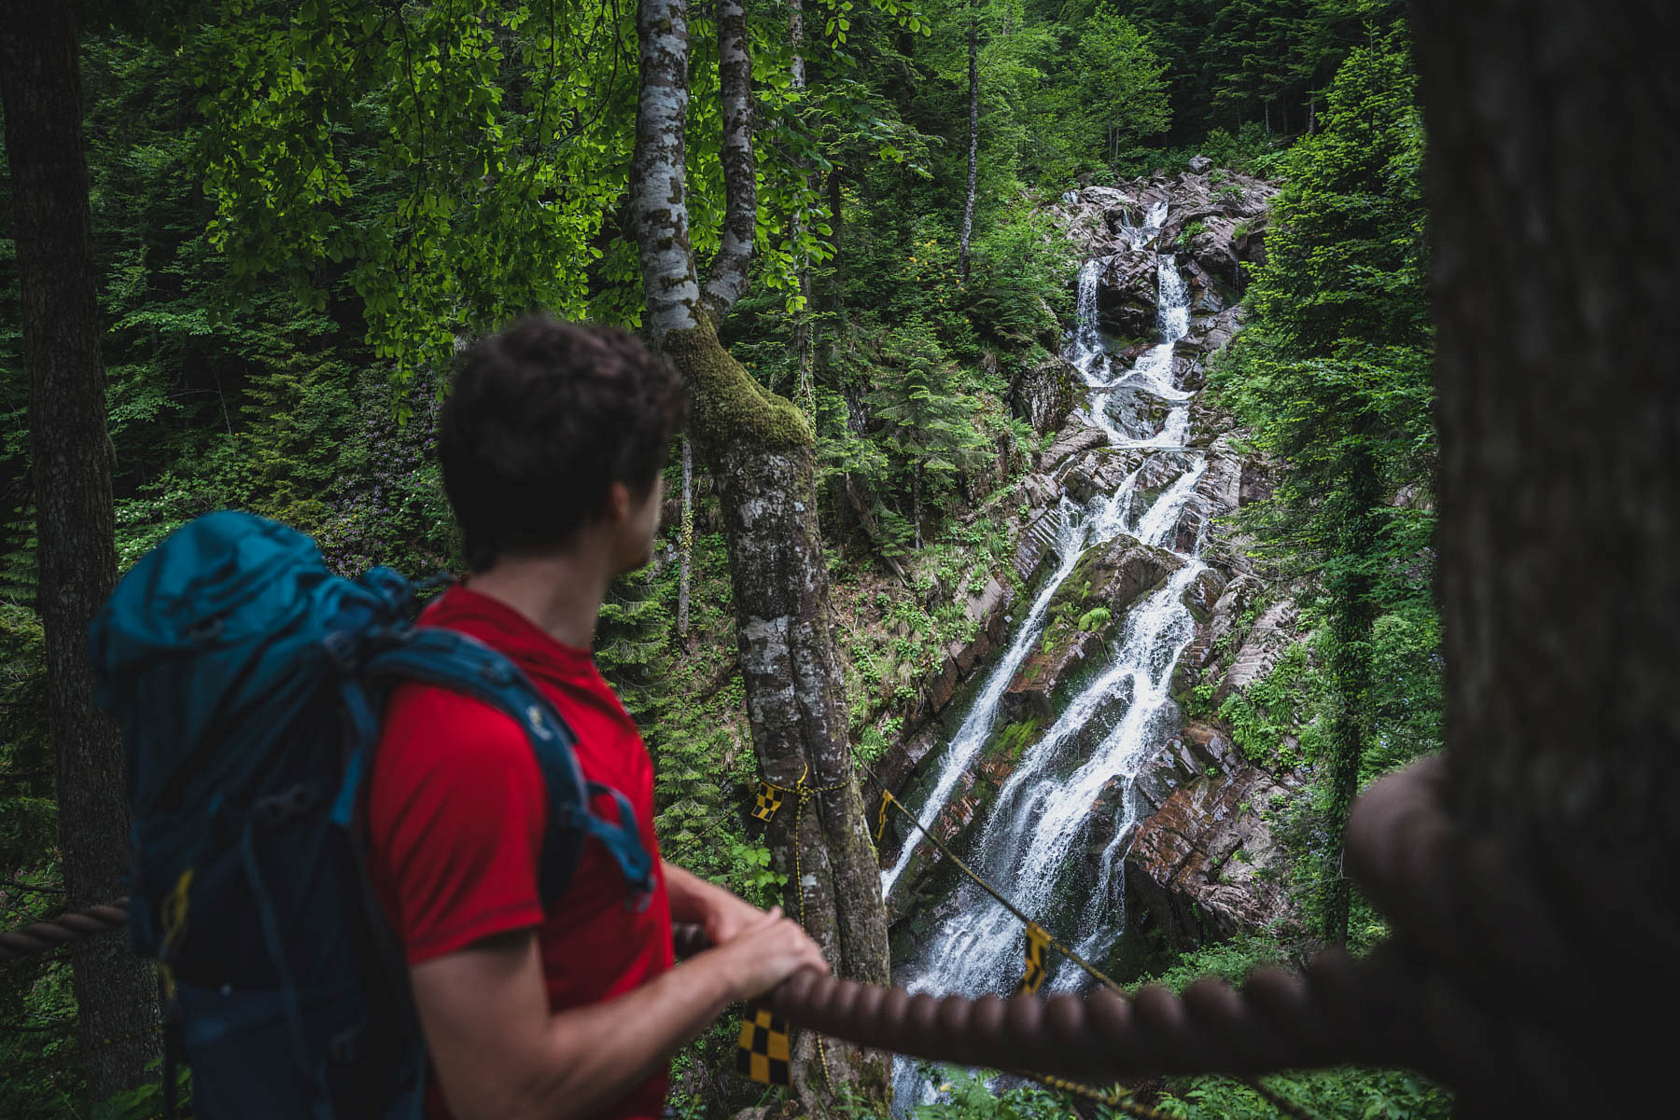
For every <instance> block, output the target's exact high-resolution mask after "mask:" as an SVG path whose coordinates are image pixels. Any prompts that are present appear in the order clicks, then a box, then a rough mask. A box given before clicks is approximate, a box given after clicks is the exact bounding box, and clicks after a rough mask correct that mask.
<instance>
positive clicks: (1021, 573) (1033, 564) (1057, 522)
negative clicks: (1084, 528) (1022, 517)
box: [1015, 509, 1062, 584]
mask: <svg viewBox="0 0 1680 1120" xmlns="http://www.w3.org/2000/svg"><path fill="white" fill-rule="evenodd" d="M1061 524H1062V515H1061V511H1060V510H1056V509H1044V510H1040V511H1039V513H1038V515H1037V516H1036V517H1034V518H1033V519H1032V521H1030V522H1029V523H1028V524H1027V531H1026V532H1024V533H1022V534H1021V540H1020V543H1019V544H1017V545H1016V546H1015V575H1016V577H1017V578H1019V579H1020V581H1021V582H1022V583H1023V584H1030V583H1032V582H1033V580H1034V579H1036V578H1037V577H1038V572H1039V569H1040V568H1041V567H1042V566H1043V565H1044V563H1045V561H1046V560H1048V559H1049V558H1050V557H1052V556H1054V555H1055V554H1056V536H1057V533H1058V532H1059V531H1060V529H1061Z"/></svg>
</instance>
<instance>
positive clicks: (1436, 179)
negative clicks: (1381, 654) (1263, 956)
mask: <svg viewBox="0 0 1680 1120" xmlns="http://www.w3.org/2000/svg"><path fill="white" fill-rule="evenodd" d="M1413 13H1414V21H1415V22H1414V25H1413V34H1414V43H1415V48H1416V54H1417V62H1418V70H1419V76H1420V91H1421V94H1422V100H1423V105H1424V112H1425V123H1426V127H1427V128H1428V130H1429V148H1428V170H1427V179H1426V187H1427V191H1428V194H1429V198H1430V214H1431V221H1432V227H1431V242H1432V246H1433V251H1432V263H1431V267H1430V282H1431V289H1432V290H1431V302H1432V311H1433V315H1434V319H1435V323H1436V326H1437V332H1438V333H1437V354H1438V357H1437V382H1438V388H1439V398H1438V401H1439V403H1438V411H1437V418H1438V421H1439V426H1440V448H1441V466H1440V486H1439V500H1440V506H1439V510H1440V520H1439V528H1438V535H1437V545H1438V549H1439V553H1438V557H1439V563H1438V571H1439V573H1440V575H1439V580H1438V588H1439V593H1440V597H1441V616H1442V635H1443V652H1444V656H1445V659H1446V664H1445V670H1446V674H1445V675H1446V700H1447V712H1446V716H1447V723H1446V740H1447V748H1448V750H1447V760H1448V787H1449V788H1448V796H1449V797H1450V799H1451V803H1452V805H1453V809H1454V812H1455V815H1456V816H1457V818H1458V820H1459V821H1460V823H1461V824H1462V825H1463V826H1464V827H1465V828H1466V829H1468V830H1469V831H1470V832H1471V833H1472V835H1473V836H1475V837H1484V838H1488V839H1487V840H1486V841H1485V843H1486V844H1487V845H1489V846H1492V845H1496V844H1497V845H1502V846H1503V847H1505V848H1506V849H1508V850H1510V851H1513V852H1515V853H1518V854H1519V855H1520V856H1521V857H1522V858H1523V859H1524V860H1525V861H1526V862H1527V863H1528V865H1529V866H1530V868H1531V869H1532V870H1531V875H1532V876H1533V879H1534V882H1535V884H1536V887H1537V889H1538V890H1539V891H1540V893H1541V894H1542V895H1543V896H1546V897H1548V900H1549V901H1548V905H1549V907H1550V908H1551V909H1552V910H1553V911H1554V912H1555V914H1556V918H1555V919H1554V921H1555V922H1556V923H1557V924H1556V925H1553V926H1551V928H1550V930H1549V931H1548V932H1549V935H1550V936H1553V937H1555V938H1560V939H1562V943H1565V944H1575V945H1578V946H1581V947H1582V951H1583V953H1584V956H1583V958H1582V959H1584V960H1585V961H1587V962H1590V967H1591V968H1592V969H1593V970H1594V971H1585V970H1583V971H1582V972H1577V973H1565V974H1561V975H1556V974H1554V975H1544V974H1542V975H1533V976H1532V977H1530V978H1529V983H1530V987H1529V989H1528V991H1529V995H1530V998H1534V993H1543V994H1544V997H1545V1000H1546V1002H1547V1004H1548V1005H1549V1006H1552V1007H1557V1006H1562V1007H1566V1008H1577V1007H1578V1008H1580V1010H1579V1011H1577V1012H1573V1014H1572V1018H1573V1019H1574V1020H1575V1021H1577V1022H1579V1023H1582V1024H1590V1025H1591V1026H1593V1027H1594V1028H1596V1030H1595V1031H1592V1032H1587V1033H1585V1034H1584V1036H1582V1037H1578V1038H1576V1039H1575V1040H1574V1044H1572V1045H1571V1047H1570V1048H1569V1051H1568V1052H1567V1054H1566V1055H1565V1057H1566V1059H1567V1062H1568V1063H1572V1064H1574V1065H1575V1066H1576V1067H1577V1069H1578V1071H1579V1072H1578V1073H1577V1074H1576V1075H1575V1076H1574V1085H1575V1087H1576V1088H1577V1090H1578V1091H1577V1092H1576V1094H1575V1099H1576V1100H1577V1101H1579V1100H1581V1099H1582V1092H1585V1093H1587V1094H1594V1093H1598V1094H1601V1099H1602V1101H1603V1107H1604V1109H1605V1110H1606V1111H1607V1112H1628V1111H1636V1110H1637V1107H1636V1104H1635V1102H1639V1103H1645V1104H1648V1103H1649V1102H1650V1101H1651V1100H1656V1099H1660V1097H1659V1096H1658V1094H1659V1093H1661V1092H1662V1090H1663V1087H1664V1084H1665V1081H1664V1063H1665V1062H1668V1061H1670V1060H1671V1056H1672V1055H1671V1053H1670V1050H1671V1048H1670V1046H1669V1039H1670V1036H1669V1035H1668V1034H1667V1032H1666V1030H1665V1029H1664V1028H1662V1027H1660V1026H1657V1027H1653V1026H1652V1025H1651V1024H1652V1023H1653V1022H1661V1021H1664V1019H1663V1017H1664V1015H1665V1014H1666V1010H1667V1008H1669V1007H1671V1006H1672V1005H1673V1000H1674V999H1675V998H1676V996H1677V995H1680V983H1677V981H1676V979H1675V970H1674V963H1673V958H1672V955H1671V954H1672V948H1671V947H1672V945H1673V943H1674V940H1673V935H1672V930H1673V928H1674V926H1673V922H1674V918H1673V915H1674V914H1676V913H1677V912H1680V890H1677V889H1676V888H1677V885H1680V812H1676V810H1675V798H1676V791H1677V790H1680V699H1677V696H1680V691H1677V689H1676V686H1675V678H1676V674H1675V664H1676V662H1675V647H1676V638H1675V635H1676V633H1680V562H1677V560H1676V558H1677V557H1680V377H1676V371H1675V364H1676V355H1677V354H1680V318H1677V317H1676V316H1675V315H1674V313H1673V309H1674V308H1675V306H1676V305H1677V304H1680V268H1677V266H1676V264H1675V260H1674V254H1673V252H1672V246H1673V245H1674V244H1675V243H1676V240H1677V238H1680V210H1677V208H1676V206H1675V204H1674V198H1673V184H1674V173H1675V171H1676V169H1677V168H1680V131H1677V130H1676V129H1675V127H1674V121H1675V119H1676V113H1677V112H1680V71H1677V70H1676V69H1675V68H1674V66H1673V65H1672V64H1671V62H1672V58H1671V56H1672V53H1673V44H1674V43H1675V42H1676V41H1677V38H1680V7H1677V6H1675V5H1673V4H1670V3H1667V2H1666V0H1646V2H1643V3H1640V2H1628V3H1621V4H1609V5H1603V4H1594V3H1589V2H1586V0H1489V2H1488V3H1483V4H1465V3H1462V2H1460V0H1416V2H1415V3H1414V5H1413ZM1481 844H1482V841H1480V840H1478V841H1475V842H1472V843H1466V844H1462V845H1460V848H1461V849H1462V850H1464V851H1465V852H1466V855H1467V856H1468V855H1469V854H1471V853H1473V852H1474V851H1477V850H1479V847H1480V845H1481ZM1524 913H1526V911H1525V912H1524ZM1665 927H1666V928H1665ZM1652 952H1658V953H1661V954H1662V956H1663V957H1664V959H1662V960H1660V961H1653V960H1649V959H1648V957H1649V955H1650V954H1651V953H1652ZM1642 958H1644V959H1642ZM1635 962H1641V963H1635ZM1448 963H1450V962H1448ZM1514 963H1517V964H1520V960H1519V961H1516V962H1514ZM1595 972H1596V974H1595ZM1492 995H1493V996H1494V997H1496V998H1497V999H1498V1001H1499V1003H1500V1004H1502V1005H1507V1006H1508V1005H1510V1004H1513V1003H1517V1002H1519V1001H1520V1000H1521V999H1522V997H1523V993H1522V991H1521V990H1520V989H1517V988H1515V987H1511V986H1505V987H1499V988H1495V989H1494V990H1493V993H1492ZM1560 996H1561V997H1562V999H1561V1000H1560V999H1559V998H1557V997H1560ZM1538 1068H1539V1071H1540V1072H1542V1073H1544V1072H1547V1071H1557V1070H1560V1069H1563V1068H1565V1062H1564V1061H1559V1062H1556V1063H1553V1062H1547V1063H1546V1064H1545V1065H1543V1066H1540V1067H1538ZM1554 1076H1557V1077H1562V1076H1564V1074H1562V1073H1555V1074H1554ZM1486 1078H1487V1081H1488V1082H1489V1085H1490V1090H1489V1095H1487V1096H1484V1097H1483V1098H1482V1099H1481V1100H1480V1101H1479V1102H1467V1103H1466V1105H1465V1110H1466V1114H1467V1115H1468V1114H1471V1113H1472V1111H1473V1110H1476V1109H1478V1108H1479V1110H1480V1113H1481V1114H1483V1115H1505V1114H1506V1112H1505V1111H1504V1110H1503V1108H1502V1106H1501V1104H1500V1100H1501V1099H1502V1097H1501V1095H1500V1093H1501V1092H1503V1090H1502V1089H1500V1090H1496V1089H1492V1088H1491V1086H1499V1085H1501V1083H1503V1085H1504V1086H1505V1087H1509V1086H1510V1085H1512V1084H1514V1083H1516V1082H1517V1077H1516V1075H1515V1074H1514V1073H1509V1072H1508V1071H1502V1070H1501V1069H1499V1068H1497V1067H1495V1068H1490V1069H1488V1070H1487V1072H1486ZM1583 1086H1584V1089H1583V1088H1582V1087H1583ZM1641 1086H1643V1088H1641ZM1546 1095H1547V1094H1545V1093H1543V1092H1542V1094H1541V1096H1542V1098H1544V1097H1545V1096H1546ZM1618 1105H1619V1106H1620V1107H1618ZM1575 1114H1579V1113H1578V1112H1577V1113H1575Z"/></svg>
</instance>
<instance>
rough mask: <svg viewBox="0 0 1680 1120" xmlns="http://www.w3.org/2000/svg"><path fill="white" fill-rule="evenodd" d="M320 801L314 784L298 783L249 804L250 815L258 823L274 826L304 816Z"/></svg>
mask: <svg viewBox="0 0 1680 1120" xmlns="http://www.w3.org/2000/svg"><path fill="white" fill-rule="evenodd" d="M320 801H321V799H320V797H319V796H318V795H317V794H316V791H315V787H314V786H310V785H304V784H302V783H300V784H298V785H295V786H292V787H291V788H290V789H283V790H281V791H280V792H279V793H275V794H271V795H269V796H268V797H265V798H263V799H262V800H261V801H258V802H257V803H256V804H255V805H253V806H251V816H253V817H254V818H256V821H257V823H258V824H261V825H266V826H267V827H269V828H274V827H276V826H278V825H282V824H285V823H286V822H287V821H289V820H292V819H293V818H295V817H301V816H306V815H307V814H308V813H309V812H310V811H311V810H312V809H314V808H315V806H316V805H318V804H320Z"/></svg>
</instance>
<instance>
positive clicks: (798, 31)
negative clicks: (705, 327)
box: [788, 0, 817, 427]
mask: <svg viewBox="0 0 1680 1120" xmlns="http://www.w3.org/2000/svg"><path fill="white" fill-rule="evenodd" d="M788 42H789V43H790V44H792V46H793V58H792V60H791V61H790V62H789V64H788V79H789V85H791V86H792V87H793V90H794V93H795V95H796V96H798V95H800V94H803V92H804V90H805V56H804V54H803V53H802V52H803V50H804V46H805V7H804V4H803V0H788ZM800 179H801V180H802V181H803V183H804V186H805V189H806V190H807V191H809V190H810V189H811V175H810V173H809V172H805V173H802V174H801V175H800ZM793 233H794V235H795V236H796V237H797V236H798V233H799V226H798V224H797V223H796V224H795V225H794V228H793ZM799 297H800V299H801V301H802V306H801V307H800V308H799V311H798V312H797V313H796V314H795V315H794V317H793V351H794V356H795V358H796V359H797V360H798V362H799V380H798V388H797V389H796V390H795V392H794V400H795V401H796V402H798V404H799V411H801V412H803V413H804V414H805V418H806V419H807V420H809V421H810V422H811V424H812V426H813V427H814V426H815V425H816V422H817V389H816V385H815V383H814V382H813V380H812V377H813V369H812V365H813V359H812V355H813V351H814V349H815V341H814V340H813V339H812V337H811V267H810V264H809V262H806V261H801V262H800V265H799Z"/></svg>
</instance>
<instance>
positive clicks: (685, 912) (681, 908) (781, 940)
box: [665, 862, 828, 1000]
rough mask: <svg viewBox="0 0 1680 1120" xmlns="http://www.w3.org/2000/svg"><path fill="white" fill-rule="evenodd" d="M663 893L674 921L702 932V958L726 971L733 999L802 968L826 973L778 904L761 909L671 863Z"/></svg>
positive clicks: (754, 992) (766, 988) (825, 965)
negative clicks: (705, 943) (705, 946)
mask: <svg viewBox="0 0 1680 1120" xmlns="http://www.w3.org/2000/svg"><path fill="white" fill-rule="evenodd" d="M665 891H666V894H667V895H668V896H669V897H670V899H671V917H672V918H674V919H676V920H677V921H679V922H698V923H700V925H701V926H703V927H704V928H705V930H706V937H707V939H708V940H710V941H711V943H712V949H711V950H710V951H708V952H706V953H703V954H701V956H702V957H712V958H713V959H714V961H715V963H716V965H718V966H720V967H722V968H723V969H724V971H725V973H726V974H727V976H728V977H729V982H730V986H731V988H732V989H733V990H734V992H735V997H734V998H735V999H737V1000H742V999H752V998H754V997H755V996H761V995H763V994H764V993H765V992H767V991H769V990H770V989H771V988H774V987H775V986H776V985H777V984H780V983H781V982H782V981H783V980H786V979H787V978H788V977H789V976H791V975H793V974H794V973H795V972H798V971H799V970H800V969H802V968H814V969H817V970H818V971H820V972H827V971H828V963H827V962H826V961H824V960H823V957H822V950H821V949H820V948H818V947H817V943H816V942H815V941H812V940H811V939H810V937H808V936H807V935H806V933H805V931H804V930H802V929H800V928H799V924H798V923H797V922H795V921H793V920H792V919H790V918H786V917H783V916H782V908H781V907H780V906H772V907H771V908H770V910H769V911H768V912H766V911H763V910H760V909H759V908H758V907H756V906H754V905H752V904H751V903H750V902H747V901H745V900H743V899H741V898H738V897H736V896H735V895H733V894H731V893H730V892H729V891H726V890H724V889H723V888H722V887H720V886H718V885H716V884H715V883H708V882H706V880H704V879H702V878H700V877H699V876H697V875H693V874H691V873H689V872H687V871H684V870H683V869H682V868H680V867H678V866H676V865H675V864H672V863H669V862H667V863H666V864H665ZM695 959H696V960H699V958H698V957H697V958H695Z"/></svg>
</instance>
